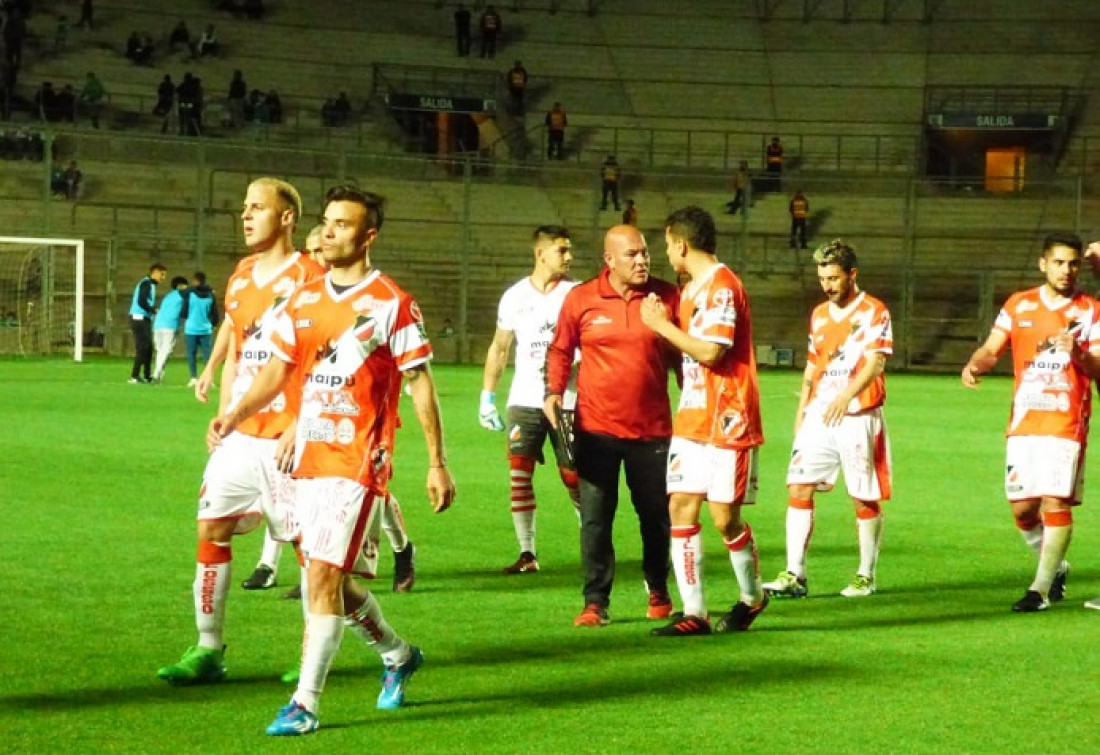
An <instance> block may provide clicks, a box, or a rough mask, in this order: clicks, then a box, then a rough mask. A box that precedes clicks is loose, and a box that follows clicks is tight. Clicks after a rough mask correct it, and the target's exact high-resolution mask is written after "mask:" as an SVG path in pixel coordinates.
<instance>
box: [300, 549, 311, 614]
mask: <svg viewBox="0 0 1100 755" xmlns="http://www.w3.org/2000/svg"><path fill="white" fill-rule="evenodd" d="M299 589H300V590H301V592H302V626H305V625H306V624H308V623H309V564H308V563H306V564H303V565H302V581H301V582H300V583H299Z"/></svg>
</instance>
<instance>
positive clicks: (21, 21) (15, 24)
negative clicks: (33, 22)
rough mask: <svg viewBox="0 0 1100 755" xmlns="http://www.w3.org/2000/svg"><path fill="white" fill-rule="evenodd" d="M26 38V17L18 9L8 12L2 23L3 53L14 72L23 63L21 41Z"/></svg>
mask: <svg viewBox="0 0 1100 755" xmlns="http://www.w3.org/2000/svg"><path fill="white" fill-rule="evenodd" d="M26 38H27V21H26V17H25V16H24V15H23V13H21V12H20V11H19V10H18V9H16V10H12V11H10V12H9V13H8V20H7V22H6V23H5V24H4V55H5V57H6V60H7V62H8V65H10V66H11V67H12V68H13V69H14V70H15V71H16V72H18V71H19V69H20V68H21V67H22V65H23V42H24V41H25V40H26Z"/></svg>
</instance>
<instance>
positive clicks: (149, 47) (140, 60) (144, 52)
mask: <svg viewBox="0 0 1100 755" xmlns="http://www.w3.org/2000/svg"><path fill="white" fill-rule="evenodd" d="M156 49H157V45H156V42H154V41H153V36H152V35H151V34H149V32H146V33H145V34H143V35H142V36H141V47H140V48H139V49H138V56H137V60H135V61H134V62H135V63H137V64H139V65H143V66H147V65H149V64H150V63H152V62H153V53H154V52H156Z"/></svg>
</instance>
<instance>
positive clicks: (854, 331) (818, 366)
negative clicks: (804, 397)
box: [806, 291, 894, 414]
mask: <svg viewBox="0 0 1100 755" xmlns="http://www.w3.org/2000/svg"><path fill="white" fill-rule="evenodd" d="M893 352H894V333H893V329H892V327H891V325H890V311H889V310H888V309H886V305H885V304H883V303H882V302H881V301H879V300H878V299H876V298H875V297H873V296H871V295H870V294H868V293H866V292H863V291H861V292H860V293H859V294H858V295H857V296H856V297H855V298H854V299H853V300H852V301H851V302H850V303H849V304H848V306H846V307H838V306H836V305H835V304H833V303H832V302H824V303H822V304H819V305H818V306H817V307H815V308H814V311H813V315H812V316H811V317H810V342H809V346H808V348H807V359H808V361H809V363H810V364H811V365H812V366H813V373H812V376H811V378H810V381H811V388H810V398H809V400H808V401H807V403H806V413H807V414H809V413H815V414H823V413H824V412H825V408H826V407H827V406H828V405H829V404H830V403H832V402H833V401H834V400H836V397H837V396H839V395H840V393H841V392H842V391H843V390H844V389H845V388H847V387H848V384H849V383H851V382H852V380H853V379H854V378H855V376H856V375H858V374H859V371H860V370H861V369H862V368H863V366H864V365H865V364H866V363H867V360H868V359H869V358H870V357H871V355H872V354H886V355H887V356H889V355H890V354H892V353H893ZM885 402H886V376H885V374H883V373H879V374H878V375H877V376H876V377H875V379H874V380H872V381H871V383H870V384H869V385H868V386H867V387H866V388H864V389H863V390H862V391H860V392H859V394H858V395H857V396H856V397H855V398H853V399H852V401H851V403H849V404H848V409H847V413H848V414H859V413H860V412H865V411H867V410H868V409H874V408H876V407H879V406H882V405H883V404H884V403H885Z"/></svg>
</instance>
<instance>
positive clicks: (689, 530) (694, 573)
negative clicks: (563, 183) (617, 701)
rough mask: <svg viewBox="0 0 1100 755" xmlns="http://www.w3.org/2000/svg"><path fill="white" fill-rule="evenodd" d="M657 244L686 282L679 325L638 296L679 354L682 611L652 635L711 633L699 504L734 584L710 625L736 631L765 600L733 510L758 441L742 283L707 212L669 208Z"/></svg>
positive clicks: (749, 542)
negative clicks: (729, 603) (721, 251)
mask: <svg viewBox="0 0 1100 755" xmlns="http://www.w3.org/2000/svg"><path fill="white" fill-rule="evenodd" d="M665 244H666V248H667V253H668V261H669V264H670V265H672V269H673V270H675V271H676V273H677V275H680V276H687V277H688V279H689V282H688V283H687V285H686V286H685V287H684V288H683V289H682V290H681V291H680V312H679V321H680V323H682V326H683V330H681V328H680V327H677V326H676V325H675V324H673V323H672V321H671V320H670V319H669V316H668V314H669V313H668V311H667V310H666V309H665V305H664V303H663V302H662V301H661V300H660V298H659V297H658V296H657V295H656V294H650V295H649V296H647V297H646V300H645V301H644V302H643V303H642V309H641V316H642V322H643V323H645V324H646V325H647V326H648V327H649V328H651V329H652V330H653V331H654V332H655V333H657V335H659V336H661V338H663V339H665V340H666V341H668V342H669V343H670V344H671V345H672V346H674V347H675V348H677V349H679V350H680V351H681V352H683V355H684V357H683V379H684V384H683V389H682V390H681V392H680V408H679V410H678V411H677V412H676V417H675V418H674V420H673V427H672V441H671V443H670V444H669V449H668V466H667V474H666V482H667V486H668V492H669V506H668V508H669V519H670V521H671V526H672V537H671V540H672V547H671V551H672V568H673V570H674V571H675V573H676V583H677V585H678V586H679V588H680V598H681V600H682V601H683V605H684V615H683V617H682V618H679V619H676V620H675V621H673V622H672V623H671V624H668V625H666V626H663V627H658V628H657V629H654V630H653V632H652V634H654V635H657V636H665V637H682V636H686V635H697V634H710V633H711V623H710V618H709V616H708V614H707V607H706V601H705V600H704V598H703V537H702V534H701V529H702V528H701V527H700V525H699V512H700V510H701V509H702V507H703V501H707V502H708V503H709V509H710V514H711V519H713V521H714V526H715V527H716V528H717V529H718V531H719V532H720V533H721V535H722V542H724V543H725V545H726V549H727V550H728V551H729V557H730V563H731V564H732V566H733V573H734V576H735V577H736V579H737V584H738V585H739V587H740V590H741V594H740V598H739V599H738V600H737V601H736V602H735V603H734V604H733V608H732V609H731V610H730V611H729V612H728V613H726V614H725V615H724V616H722V617H721V618H720V619H719V620H718V621H717V622H716V623H715V624H714V630H713V631H715V632H739V631H744V630H746V629H748V628H749V626H750V625H751V624H752V622H753V621H754V620H755V619H756V617H757V616H759V615H760V612H761V611H763V610H764V608H765V607H766V606H767V605H768V598H767V596H766V595H765V594H764V591H763V589H762V588H761V586H760V569H759V565H758V564H759V560H758V558H757V551H756V542H755V540H754V539H753V536H752V528H751V527H749V525H748V522H745V521H744V520H743V519H742V518H741V507H742V506H743V505H747V504H752V503H755V502H756V487H757V483H756V449H757V447H759V446H760V445H761V444H762V443H763V442H764V432H763V430H762V428H761V425H760V392H759V390H758V389H757V382H756V357H755V355H754V353H753V342H752V318H751V315H750V312H749V300H748V296H747V295H746V294H745V289H744V287H743V286H742V285H741V280H740V279H739V278H738V277H737V275H736V274H735V273H734V272H733V271H732V270H730V269H729V268H728V267H726V266H725V265H723V264H722V263H721V262H719V261H718V259H717V257H716V256H715V252H716V248H717V231H716V229H715V225H714V218H713V217H711V215H710V213H708V212H706V211H705V210H703V209H700V208H699V207H685V208H683V209H680V210H677V211H675V212H673V213H672V214H671V215H669V216H668V219H667V220H666V221H665Z"/></svg>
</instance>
